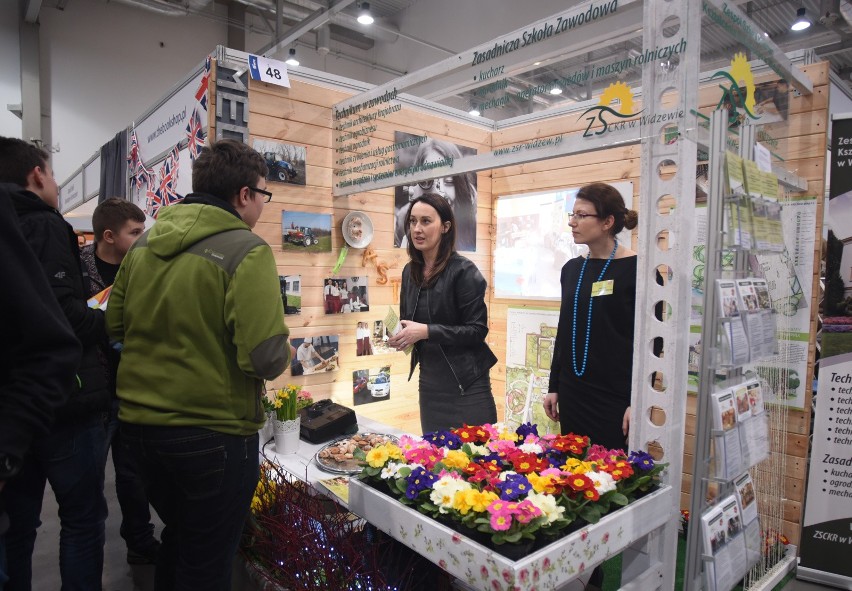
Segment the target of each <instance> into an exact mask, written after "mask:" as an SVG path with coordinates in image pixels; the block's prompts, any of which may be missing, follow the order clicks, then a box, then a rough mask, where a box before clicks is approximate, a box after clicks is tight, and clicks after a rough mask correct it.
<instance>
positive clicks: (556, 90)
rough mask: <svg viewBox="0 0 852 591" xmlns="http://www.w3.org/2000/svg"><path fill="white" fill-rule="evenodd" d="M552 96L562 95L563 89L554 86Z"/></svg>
mask: <svg viewBox="0 0 852 591" xmlns="http://www.w3.org/2000/svg"><path fill="white" fill-rule="evenodd" d="M550 94H562V89H561V88H559V87H558V86H556V85H555V84H554V85H553V88H551V89H550Z"/></svg>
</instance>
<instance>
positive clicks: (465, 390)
mask: <svg viewBox="0 0 852 591" xmlns="http://www.w3.org/2000/svg"><path fill="white" fill-rule="evenodd" d="M407 220H408V225H407V229H406V235H407V238H408V255H409V256H410V257H411V262H409V263H408V264H407V265H406V266H405V268H404V269H403V271H402V292H401V297H400V306H399V309H400V318H401V319H402V320H401V325H402V327H403V328H402V330H400V331H399V332H398V333H397V334H396V335H394V336H393V337H391V339H390V340H389V341H388V343H389V344H390V346H392V347H395V348H396V349H397V350H405V349H407V348H408V347H410V346H412V345H413V346H414V348H413V351H412V355H411V372H410V373H409V376H408V379H411V375H412V374H413V373H414V367H415V366H416V365H417V364H418V363H419V364H420V426H421V428H422V430H423V432H424V433H427V432H430V431H439V430H446V429H452V428H456V427H461V426H462V425H463V424H468V425H477V424H482V423H493V422H495V421H496V420H497V408H496V406H495V404H494V397H493V396H492V394H491V381H490V377H489V375H488V370H489V369H490V368H491V367H492V366H493V365H494V364H495V363H496V362H497V358H496V357H495V356H494V353H492V352H491V349H489V348H488V345H486V344H485V335H487V334H488V310H487V309H486V307H485V287H486V283H485V279H484V278H483V277H482V274H481V273H480V272H479V269H477V268H476V265H474V264H473V263H472V262H471V261H469V260H468V259H466V258H464V257H463V256H460V255H459V254H458V253H457V252H455V242H456V227H455V219H454V218H453V211H452V209H451V207H450V206H449V204H448V203H447V201H446V199H444V198H443V197H441V196H440V195H437V194H435V193H426V194H424V195H421V196H420V197H418V198H417V199H415V200H414V201H412V202H411V205H410V206H409V208H408V216H407Z"/></svg>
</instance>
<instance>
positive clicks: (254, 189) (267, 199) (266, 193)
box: [248, 187, 272, 203]
mask: <svg viewBox="0 0 852 591" xmlns="http://www.w3.org/2000/svg"><path fill="white" fill-rule="evenodd" d="M248 190H249V191H252V192H254V193H260V194H261V195H265V196H266V199H264V200H263V202H264V203H269V202H270V201H272V193H270V192H269V191H264V190H263V189H258V188H257V187H249V188H248Z"/></svg>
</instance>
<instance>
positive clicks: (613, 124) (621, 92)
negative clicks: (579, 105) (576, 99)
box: [580, 82, 641, 137]
mask: <svg viewBox="0 0 852 591" xmlns="http://www.w3.org/2000/svg"><path fill="white" fill-rule="evenodd" d="M613 101H617V102H618V105H617V106H616V108H617V110H616V108H613V107H612V106H611V103H612V102H613ZM640 112H641V111H638V112H636V113H634V112H633V92H632V91H631V90H630V87H629V86H627V85H626V84H625V83H624V82H613V83H612V84H610V85H609V86H607V87H606V88H605V89H604V91H603V92H602V93H601V98H600V101H599V102H598V104H597V105H596V106H594V107H591V108H590V109H586V111H585V112H584V113H583V114H582V115H580V119H582V118H583V117H586V115H588V114H589V113H592V116H591V117H586V121H588V122H589V125H588V126H586V131H584V132H583V137H591V136H593V135H603V134H605V133H606V132H607V131H609V130H610V129H612V130H617V129H624V128H625V124H626V121H624V120H625V119H630V118H631V117H635V116H636V115H638V114H639V113H640ZM598 122H600V123H601V124H602V125H603V127H602V128H601V129H599V130H597V131H592V126H593V125H595V124H596V123H598Z"/></svg>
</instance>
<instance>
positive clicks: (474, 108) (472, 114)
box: [467, 107, 482, 117]
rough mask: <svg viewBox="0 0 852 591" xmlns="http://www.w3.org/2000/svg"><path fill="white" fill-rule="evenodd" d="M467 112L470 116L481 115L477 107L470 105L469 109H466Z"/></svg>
mask: <svg viewBox="0 0 852 591" xmlns="http://www.w3.org/2000/svg"><path fill="white" fill-rule="evenodd" d="M467 113H468V115H470V116H472V117H479V116H480V115H482V113H480V112H479V109H477V108H476V107H471V108H470V111H468V112H467Z"/></svg>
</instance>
